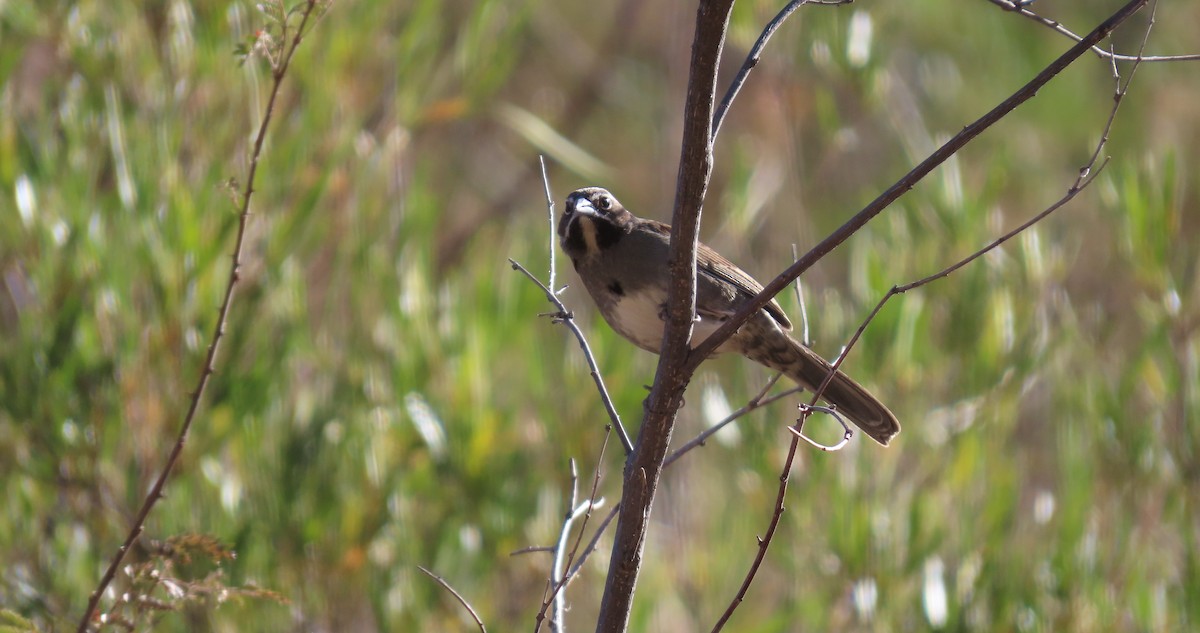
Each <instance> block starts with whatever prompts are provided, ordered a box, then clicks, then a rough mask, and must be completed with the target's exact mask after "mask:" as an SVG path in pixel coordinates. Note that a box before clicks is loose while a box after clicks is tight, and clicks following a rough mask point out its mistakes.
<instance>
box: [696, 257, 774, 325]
mask: <svg viewBox="0 0 1200 633" xmlns="http://www.w3.org/2000/svg"><path fill="white" fill-rule="evenodd" d="M696 270H697V271H698V272H699V273H700V274H706V275H709V276H710V277H713V278H715V279H717V280H720V281H725V282H728V283H730V284H733V286H734V287H736V288H737V289H738V292H739V293H740V294H743V295H745V298H746V299H750V298H752V297H754V296H755V295H757V294H758V293H760V292H762V289H763V287H762V284H760V283H758V281H757V280H756V279H754V278H753V277H751V276H750V275H748V274H746V271H744V270H742V269H741V268H738V267H737V266H736V265H734V263H733V262H731V261H729V260H728V259H726V258H725V257H724V256H723V255H721V254H720V253H718V252H716V251H714V250H713V249H711V248H709V247H708V246H706V245H704V244H700V246H699V248H697V249H696ZM764 308H765V309H766V311H767V314H770V315H771V318H773V319H775V320H776V321H777V322H778V323H779V326H780V327H782V328H783V329H785V330H790V329H792V322H791V321H789V320H788V318H787V315H786V314H784V313H783V308H782V307H780V306H779V302H778V301H776V300H775V299H771V302H770V303H768V304H767V305H766V306H764Z"/></svg>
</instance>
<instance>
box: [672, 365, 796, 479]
mask: <svg viewBox="0 0 1200 633" xmlns="http://www.w3.org/2000/svg"><path fill="white" fill-rule="evenodd" d="M782 375H783V374H775V375H774V376H771V379H770V380H768V381H767V384H766V385H765V386H764V387H763V388H762V390H760V391H759V392H758V395H756V396H754V397H753V398H751V399H750V400H749V401H748V402H746V404H745V405H743V406H742V407H741V408H740V409H738V410H737V411H734V412H733V413H730V414H729V415H727V416H725V419H723V420H721V421H720V422H717V423H716V424H714V425H712V426H710V427H708V428H707V429H704V431H702V432H701V433H700V434H699V435H697V436H696V437H694V438H692V439H691V440H688V441H687V442H686V443H685V444H683V445H682V446H680V447H679V448H677V449H675V450H674V451H673V452H672V453H671V454H670V456H668V457H667V459H666V460H664V461H663V468H666V467H667V466H670V465H671V464H673V463H675V461H676V460H678V459H679V458H680V457H683V456H684V455H685V454H686V453H687V452H688V451H691V450H692V449H694V448H696V447H699V446H704V443H705V442H707V441H708V438H710V437H712V436H713V435H714V434H716V432H717V431H720V430H721V429H723V428H725V427H726V426H728V425H729V424H730V423H732V422H733V421H735V420H737V419H738V418H740V417H742V416H744V415H746V414H747V413H750V412H751V411H754V410H756V409H761V408H762V407H765V406H767V405H768V404H771V403H773V402H775V401H777V400H782V399H784V398H786V397H788V396H790V395H794V394H797V393H800V392H801V391H804V389H803V388H802V387H792V388H790V389H788V390H786V391H781V392H779V393H777V394H775V395H773V396H771V397H769V398H768V397H766V395H767V392H768V391H770V390H771V387H774V386H775V383H776V382H778V381H779V377H780V376H782Z"/></svg>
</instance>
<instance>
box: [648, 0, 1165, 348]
mask: <svg viewBox="0 0 1200 633" xmlns="http://www.w3.org/2000/svg"><path fill="white" fill-rule="evenodd" d="M1147 2H1149V0H1131V1H1130V2H1129V3H1128V4H1126V5H1125V6H1124V7H1122V8H1121V9H1120V10H1118V11H1117V12H1116V13H1114V14H1113V15H1112V16H1111V17H1109V18H1108V19H1107V20H1105V21H1104V22H1103V23H1102V24H1100V26H1098V27H1096V29H1095V30H1093V31H1092V32H1091V33H1089V34H1088V35H1087V37H1084V38H1083V39H1082V40H1081V41H1080V42H1079V43H1078V44H1076V45H1075V46H1072V47H1071V49H1070V50H1068V51H1067V52H1065V53H1063V54H1062V55H1061V56H1060V57H1059V58H1058V59H1056V60H1054V61H1053V62H1052V63H1050V65H1048V66H1046V68H1045V69H1044V70H1042V72H1040V73H1038V75H1037V76H1036V77H1034V78H1033V79H1032V80H1031V81H1030V82H1029V83H1027V84H1025V85H1024V86H1022V87H1021V89H1020V90H1018V91H1016V92H1015V93H1013V94H1012V96H1010V97H1009V98H1007V99H1005V100H1004V101H1003V102H1002V103H1000V105H998V106H996V107H995V108H993V109H992V110H991V111H990V112H988V113H987V114H985V115H983V116H982V117H980V118H979V119H977V120H975V122H973V123H971V124H970V125H968V126H966V127H965V128H963V129H962V131H961V132H959V133H958V134H956V135H955V136H954V137H953V138H951V139H950V140H949V141H946V143H945V144H944V145H942V146H941V147H939V148H938V149H937V150H936V151H934V152H933V153H932V154H930V155H929V157H928V158H926V159H925V160H924V161H922V162H921V164H919V165H917V166H916V167H914V168H913V169H912V171H910V172H908V173H907V174H905V175H904V177H903V178H901V179H900V180H898V181H896V183H895V184H893V185H892V186H891V187H889V188H888V189H887V190H886V191H884V192H883V193H882V194H880V195H879V197H877V198H875V200H873V201H871V203H870V204H868V205H867V206H866V207H864V208H863V210H861V211H859V212H858V213H857V214H855V216H854V217H852V218H850V220H849V221H847V222H846V223H845V224H843V225H842V226H841V227H840V228H838V229H837V230H836V231H834V232H833V233H832V234H830V235H829V237H826V238H825V239H824V240H822V241H821V242H820V243H819V244H817V245H816V246H814V247H813V248H812V250H810V251H809V252H807V253H805V255H804V256H803V257H801V258H800V259H798V260H797V261H796V262H795V263H794V264H792V265H791V266H789V267H788V268H787V270H785V271H783V272H782V273H780V274H779V276H778V277H776V278H775V279H772V280H771V282H770V283H768V284H767V285H766V287H765V288H763V291H762V292H760V293H758V296H756V297H754V299H752V300H750V301H748V302H746V303H744V304H742V308H741V309H740V310H738V311H737V313H736V314H734V315H733V316H732V317H730V318H729V319H728V320H726V321H725V323H724V324H723V325H722V326H721V327H719V328H717V330H716V331H715V332H713V333H712V335H711V336H709V337H708V338H707V339H705V340H704V342H702V343H701V344H699V345H697V346H696V348H695V349H693V350H692V352H691V354H690V355H689V358H688V363H687V366H686V368H685V369H687V370H690V371H695V369H696V368H697V367H699V365H700V363H702V362H704V360H705V359H706V358H708V357H709V356H710V355H712V353H713V352H714V351H716V349H717V347H718V346H719V345H721V344H722V343H724V342H725V341H726V340H728V339H729V337H730V336H732V335H733V333H734V332H736V331H737V329H738V328H739V327H741V325H742V324H743V323H745V322H746V319H748V318H750V315H752V314H754V313H756V312H757V311H759V310H761V309H762V307H763V306H765V305H767V303H768V302H770V301H771V299H773V298H774V297H775V295H777V294H779V293H780V292H781V291H783V289H784V288H786V287H787V285H788V284H790V283H791V282H792V281H793V280H794V279H796V278H797V277H799V276H800V275H801V274H803V273H804V272H805V271H806V270H808V269H809V268H810V267H811V266H812V265H813V264H814V263H816V262H817V261H818V260H820V259H821V258H822V257H824V256H825V255H827V254H829V253H830V252H831V251H832V250H833V249H835V248H837V247H838V246H840V245H841V244H842V243H843V242H845V241H846V240H847V239H849V237H850V236H851V235H853V234H854V233H855V232H857V231H858V230H859V229H861V228H862V227H863V226H865V225H866V223H867V222H869V221H870V220H871V219H872V218H874V217H875V216H877V215H879V214H880V213H881V212H882V211H883V210H884V209H886V208H887V207H888V206H890V205H891V204H892V203H893V202H895V201H896V200H898V199H899V198H900V196H903V195H904V194H905V193H907V192H908V191H909V190H910V189H912V188H913V186H914V185H916V184H917V183H918V182H920V181H921V180H922V179H923V178H924V177H925V176H927V175H928V174H929V173H930V172H931V171H933V170H934V168H936V167H937V166H939V165H941V164H942V163H944V162H945V161H946V160H947V159H949V158H950V157H951V156H953V155H954V154H955V153H956V152H958V151H959V150H960V149H962V148H963V147H964V146H965V145H966V144H967V143H969V142H971V140H973V139H974V138H975V137H976V136H979V135H980V134H981V133H982V132H983V131H984V130H986V129H988V128H989V127H991V126H992V125H994V124H995V123H996V122H997V121H999V120H1000V119H1002V118H1004V117H1005V116H1007V115H1008V113H1010V112H1012V111H1013V110H1015V109H1016V107H1017V106H1019V105H1021V104H1022V103H1024V102H1026V101H1028V100H1029V99H1031V98H1033V96H1034V95H1035V94H1037V91H1038V90H1040V89H1041V88H1042V86H1045V85H1046V84H1047V83H1048V82H1049V81H1050V80H1051V79H1053V78H1054V77H1055V76H1056V75H1058V73H1060V72H1062V71H1063V69H1065V68H1066V67H1067V66H1069V65H1071V63H1073V62H1074V61H1075V60H1076V59H1078V58H1079V57H1081V56H1082V55H1083V54H1084V53H1086V52H1088V51H1089V50H1090V49H1091V48H1092V47H1093V46H1095V45H1096V43H1098V42H1099V41H1100V40H1102V39H1104V38H1105V37H1107V36H1108V34H1109V33H1112V31H1113V30H1114V29H1116V28H1117V26H1118V25H1120V24H1121V23H1122V22H1124V21H1125V20H1126V19H1128V18H1129V16H1131V15H1133V14H1134V13H1136V12H1137V11H1138V10H1139V9H1141V8H1142V7H1143V6H1145V5H1146V3H1147ZM668 331H669V328H668Z"/></svg>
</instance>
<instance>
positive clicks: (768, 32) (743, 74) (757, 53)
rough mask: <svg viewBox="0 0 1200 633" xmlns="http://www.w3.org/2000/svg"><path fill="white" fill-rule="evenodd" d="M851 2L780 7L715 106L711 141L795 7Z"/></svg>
mask: <svg viewBox="0 0 1200 633" xmlns="http://www.w3.org/2000/svg"><path fill="white" fill-rule="evenodd" d="M852 2H854V0H792V1H791V2H789V3H787V5H786V6H785V7H783V8H782V9H780V10H779V13H776V14H775V17H774V18H772V19H771V21H770V22H768V23H767V26H766V27H765V28H763V30H762V33H760V34H759V36H758V40H757V41H756V42H754V46H752V47H750V53H749V54H748V55H746V61H744V62H742V67H741V68H740V69H739V70H738V74H737V76H736V77H734V78H733V81H732V82H730V84H729V89H728V90H726V91H725V97H724V98H723V99H721V105H719V106H717V112H716V114H715V115H713V121H712V133H711V135H710V136H711V139H710V140H711V142H713V143H716V141H717V132H720V131H721V124H722V123H724V121H725V115H726V114H727V113H728V112H729V106H731V105H733V100H734V99H736V98H737V95H738V93H739V92H741V90H742V86H743V85H745V83H746V79H747V78H748V77H749V76H750V72H751V71H752V70H754V67H755V66H758V62H759V61H761V60H762V51H763V49H764V48H766V46H767V42H768V41H769V40H770V39H771V36H772V35H774V34H775V31H778V30H779V27H780V26H783V23H784V21H786V20H787V19H788V18H789V17H791V15H792V14H793V13H795V12H796V9H799V8H800V7H802V6H804V5H806V4H823V5H841V4H850V3H852Z"/></svg>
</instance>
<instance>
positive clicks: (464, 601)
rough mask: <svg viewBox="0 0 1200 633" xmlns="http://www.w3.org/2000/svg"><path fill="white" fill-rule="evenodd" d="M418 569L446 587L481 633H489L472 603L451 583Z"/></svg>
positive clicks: (420, 567)
mask: <svg viewBox="0 0 1200 633" xmlns="http://www.w3.org/2000/svg"><path fill="white" fill-rule="evenodd" d="M417 569H419V570H421V571H423V572H425V575H426V576H429V577H430V578H432V579H434V580H436V581H437V584H439V585H441V586H442V587H445V589H446V591H449V592H450V595H452V596H454V599H455V600H458V603H459V604H461V605H462V606H463V608H464V609H466V610H467V613H470V614H471V619H472V620H475V624H476V625H478V626H479V631H480V633H487V627H485V626H484V625H483V620H480V619H479V614H478V613H475V609H474V608H473V607H471V603H470V602H467V599H466V598H464V597H462V594H460V593H458V592H457V591H455V590H454V587H451V586H450V583H448V582H446V579H445V578H442V577H441V576H439V575H437V574H435V573H433V572H431V571H429V570H428V569H425V568H424V567H422V566H420V565H417Z"/></svg>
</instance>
